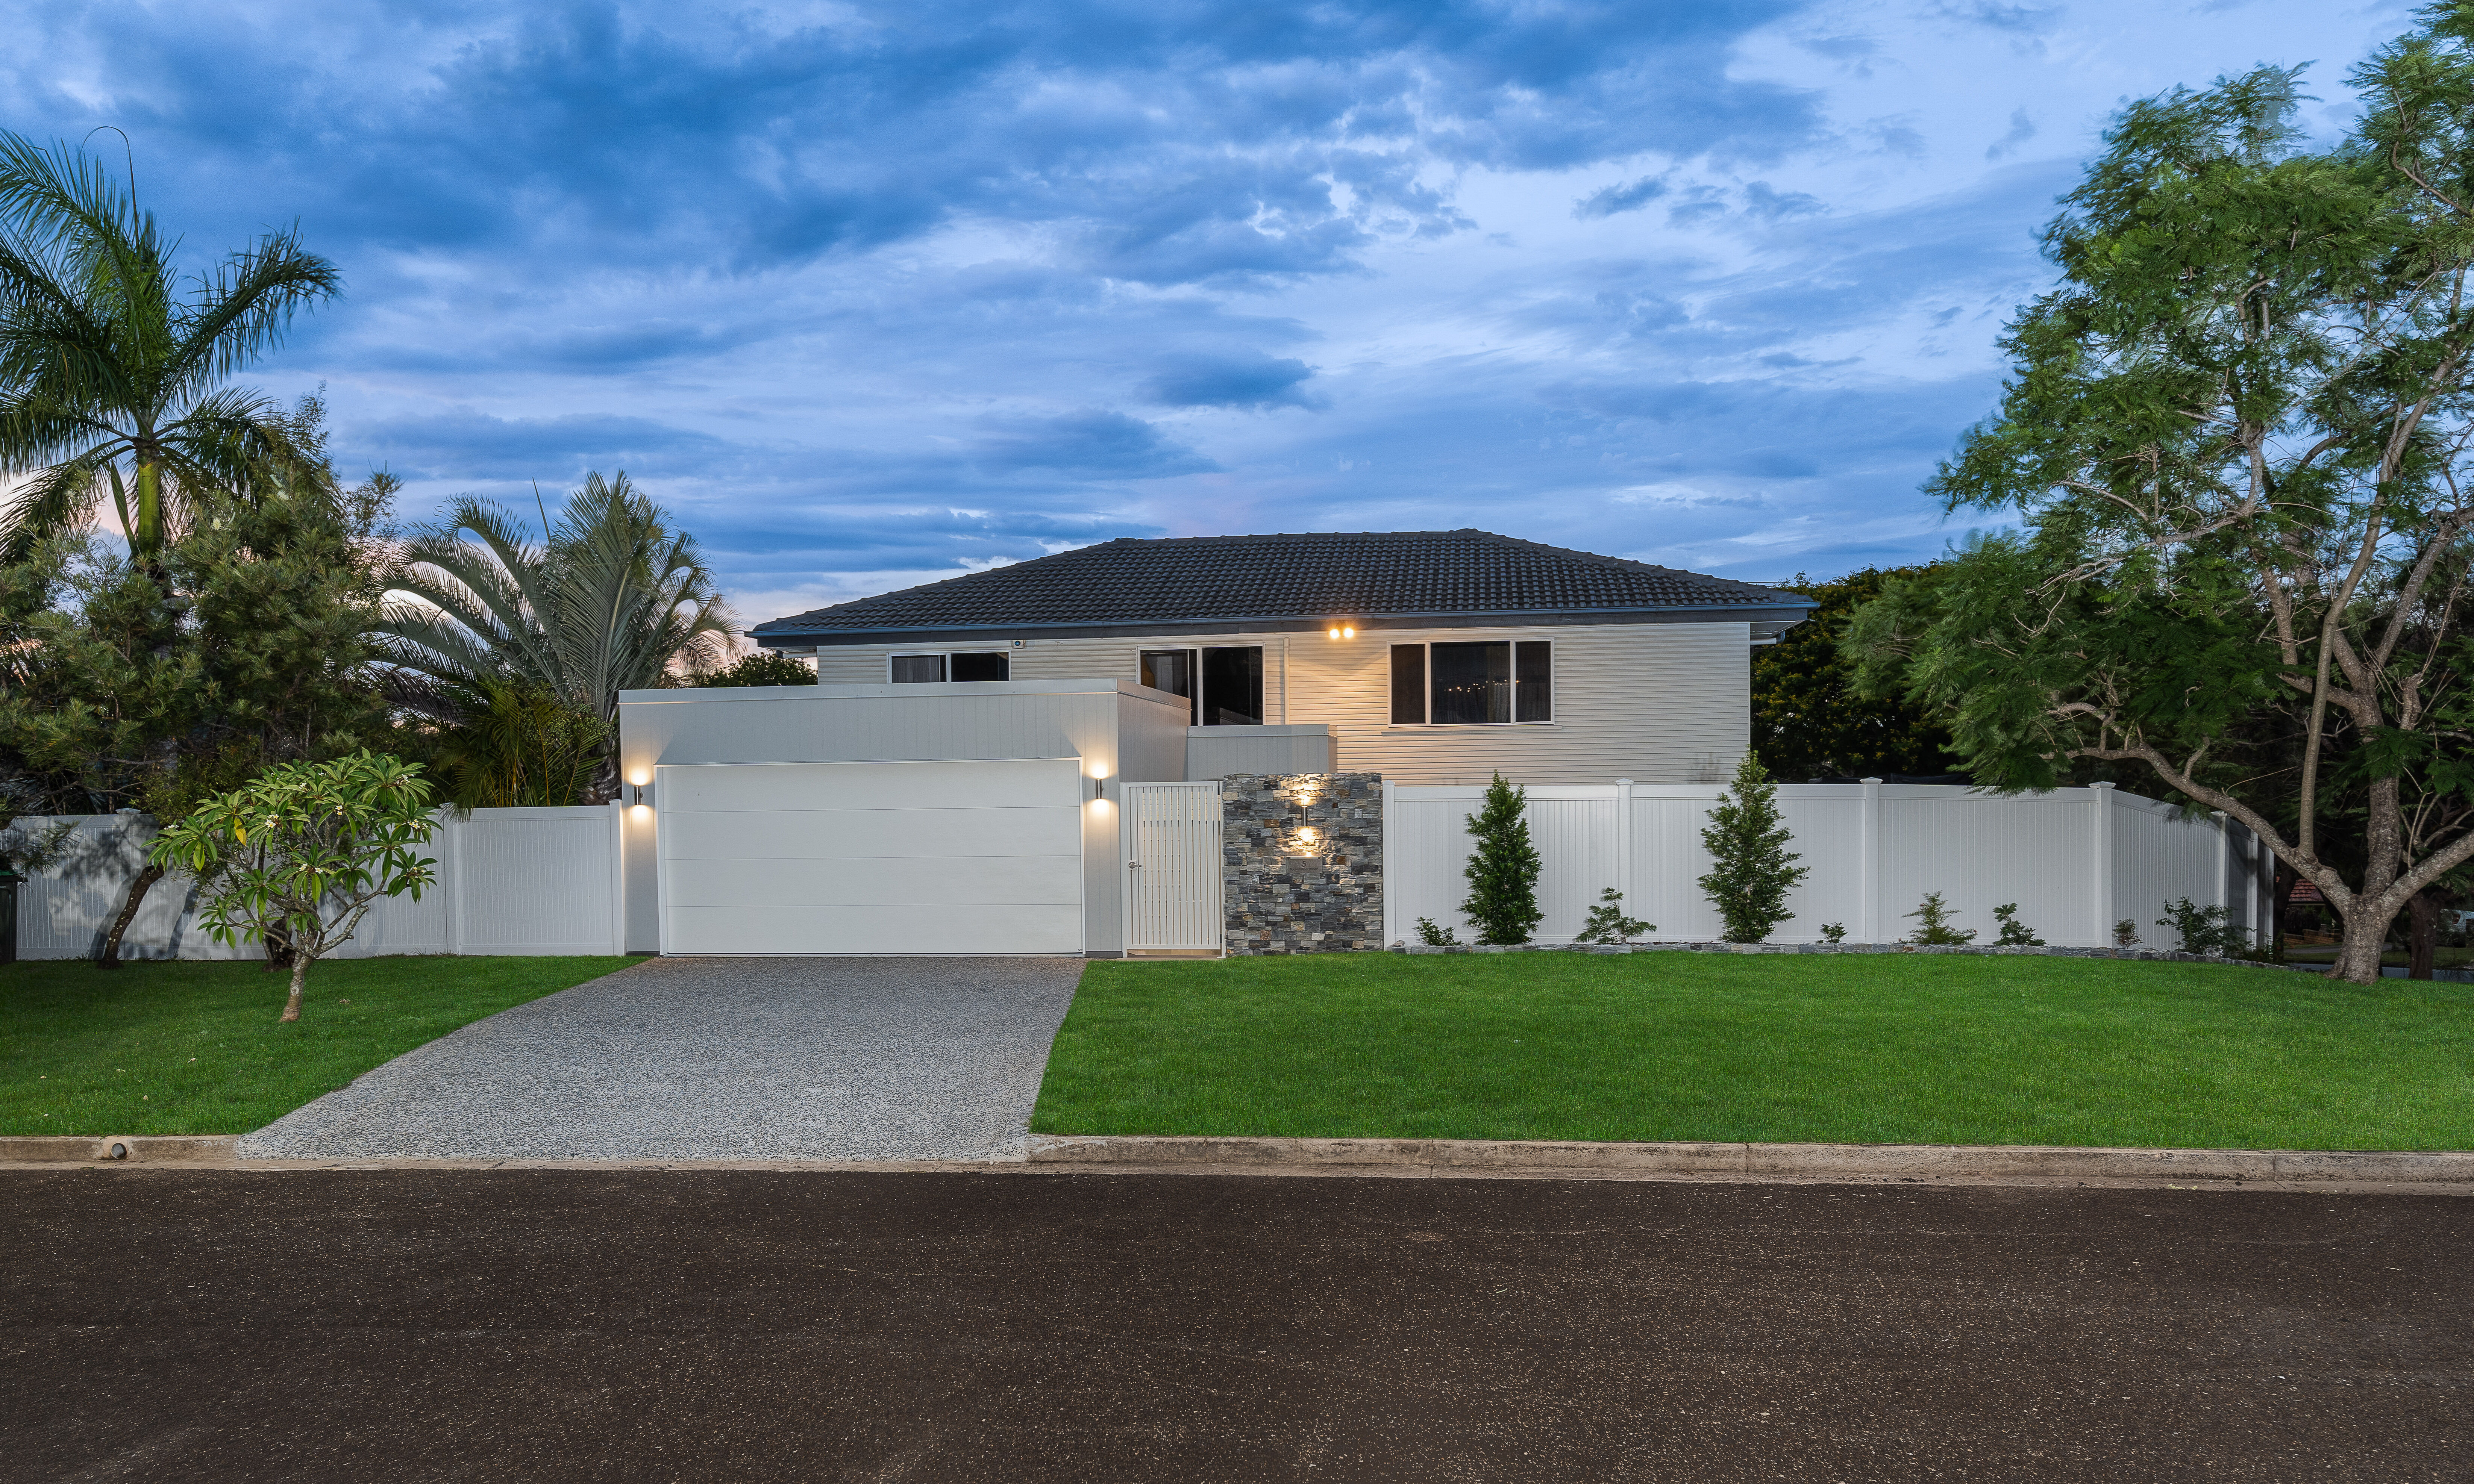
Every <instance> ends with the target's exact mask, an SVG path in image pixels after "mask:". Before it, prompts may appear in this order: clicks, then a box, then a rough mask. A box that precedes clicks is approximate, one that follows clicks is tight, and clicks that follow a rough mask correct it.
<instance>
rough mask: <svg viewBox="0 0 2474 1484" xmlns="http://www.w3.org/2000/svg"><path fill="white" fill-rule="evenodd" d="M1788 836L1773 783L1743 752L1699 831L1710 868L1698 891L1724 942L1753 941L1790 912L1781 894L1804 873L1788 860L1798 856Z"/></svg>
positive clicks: (1792, 886) (1797, 859)
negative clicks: (1720, 927) (1715, 918)
mask: <svg viewBox="0 0 2474 1484" xmlns="http://www.w3.org/2000/svg"><path fill="white" fill-rule="evenodd" d="M1794 838H1795V837H1794V836H1793V835H1792V834H1790V833H1788V831H1787V827H1786V826H1785V825H1783V824H1782V823H1780V821H1779V811H1778V785H1777V784H1775V783H1772V782H1771V781H1770V775H1769V770H1768V769H1766V768H1763V767H1762V766H1761V760H1760V759H1759V758H1758V757H1756V756H1754V755H1753V754H1750V753H1746V754H1744V760H1743V761H1742V762H1740V763H1738V764H1736V765H1735V778H1734V782H1732V783H1730V784H1728V785H1727V792H1726V793H1725V794H1724V795H1722V796H1720V798H1719V800H1718V806H1717V807H1716V808H1714V809H1711V810H1710V825H1709V827H1708V828H1706V829H1704V830H1702V831H1701V844H1702V845H1703V846H1704V847H1705V848H1707V849H1708V850H1709V851H1710V862H1711V867H1712V869H1711V870H1710V874H1708V875H1706V876H1703V877H1702V878H1701V890H1703V891H1704V892H1707V893H1709V894H1710V902H1711V903H1712V904H1713V905H1715V906H1716V907H1717V909H1718V917H1719V920H1720V921H1721V922H1724V923H1725V924H1726V925H1725V928H1724V930H1723V932H1722V936H1723V937H1725V938H1726V940H1727V941H1728V942H1729V943H1758V942H1760V941H1761V940H1762V939H1764V938H1767V937H1768V936H1769V935H1770V929H1771V928H1773V927H1776V926H1778V925H1779V924H1780V923H1781V922H1785V921H1786V920H1787V919H1788V918H1789V917H1792V916H1793V915H1794V914H1792V913H1790V912H1788V911H1787V910H1786V894H1787V893H1788V892H1790V891H1793V890H1794V889H1795V883H1797V882H1798V881H1801V880H1803V879H1804V878H1805V877H1806V876H1807V874H1810V870H1809V868H1807V867H1804V866H1799V865H1796V864H1794V863H1795V862H1797V861H1799V860H1802V859H1803V858H1804V857H1803V856H1801V855H1798V854H1796V853H1794V852H1793V851H1791V850H1788V849H1787V848H1786V847H1787V842H1788V841H1789V840H1792V839H1794Z"/></svg>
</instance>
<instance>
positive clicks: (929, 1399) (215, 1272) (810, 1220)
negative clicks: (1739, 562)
mask: <svg viewBox="0 0 2474 1484" xmlns="http://www.w3.org/2000/svg"><path fill="white" fill-rule="evenodd" d="M2469 1214H2474V1202H2469V1201H2467V1200H2465V1199H2462V1198H2454V1197H2446V1196H2381V1195H2355V1196H2337V1195H2293V1194H2281V1193H2273V1192H2266V1191H2230V1190H2210V1191H2178V1190H2079V1189H2073V1190H2054V1189H1990V1188H1979V1189H1947V1188H1925V1187H1915V1186H1862V1187H1857V1186H1830V1185H1684V1184H1655V1183H1639V1184H1634V1183H1604V1184H1597V1183H1586V1182H1568V1181H1567V1182H1554V1181H1513V1180H1372V1179H1278V1178H1260V1177H1256V1178H1247V1177H1230V1176H1208V1175H1186V1176H1157V1175H1152V1176H1145V1175H1109V1176H1089V1175H1043V1174H1030V1173H1023V1174H905V1173H897V1172H886V1173H878V1174H828V1173H798V1172H785V1171H756V1170H710V1171H691V1172H671V1171H613V1170H572V1169H567V1170H530V1171H513V1170H388V1171H356V1170H345V1171H266V1170H259V1171H247V1170H238V1171H235V1170H224V1171H200V1170H182V1169H179V1168H177V1167H172V1166H157V1167H154V1168H152V1169H149V1168H147V1167H144V1166H139V1167H136V1168H132V1169H104V1170H74V1171H47V1172H34V1171H22V1172H15V1173H7V1172H0V1244H5V1250H6V1251H7V1252H9V1253H10V1254H12V1259H11V1263H10V1271H9V1275H8V1277H7V1278H6V1279H5V1280H0V1367H5V1370H6V1374H7V1375H8V1376H9V1377H10V1380H9V1401H8V1404H7V1405H6V1406H0V1480H5V1481H15V1480H20V1479H23V1480H37V1479H40V1480H59V1479H79V1480H117V1479H144V1480H158V1479H179V1480H184V1481H186V1480H209V1481H210V1480H222V1479H265V1480H275V1479H281V1480H313V1481H314V1480H328V1479H334V1480H351V1481H354V1484H359V1481H365V1480H380V1479H383V1480H424V1481H427V1480H476V1481H483V1480H486V1481H497V1480H502V1479H525V1480H553V1481H555V1480H569V1479H574V1480H595V1481H599V1480H621V1481H624V1480H638V1479H643V1480H693V1481H703V1480H732V1481H740V1480H754V1481H764V1480H775V1479H782V1480H792V1479H796V1480H860V1479H868V1480H894V1479H898V1480H901V1481H903V1484H937V1481H944V1480H995V1481H1007V1484H1013V1481H1032V1484H1036V1481H1047V1480H1060V1481H1062V1480H1076V1481H1095V1484H1110V1481H1118V1480H1128V1481H1133V1480H1141V1481H1179V1484H1182V1481H1218V1480H1247V1481H1253V1480H1349V1481H1355V1480H1393V1479H1398V1480H1415V1481H1419V1484H1425V1481H1432V1480H1480V1479H1483V1480H1533V1479H1536V1480H1585V1481H1592V1484H1594V1481H1599V1480H1661V1481H1674V1484H1733V1481H1738V1480H1776V1479H1785V1480H1795V1481H1799V1484H1801V1481H1829V1480H1837V1481H1847V1484H1856V1481H1867V1484H1869V1481H1899V1484H1908V1481H1919V1480H1934V1479H1945V1480H1949V1479H1970V1480H2017V1479H2038V1480H2044V1479H2051V1480H2069V1481H2074V1484H2082V1481H2083V1484H2122V1481H2141V1480H2151V1479H2205V1480H2259V1481H2275V1484H2289V1481H2296V1480H2345V1481H2362V1480H2367V1481H2383V1480H2417V1481H2433V1484H2438V1481H2448V1484H2460V1481H2462V1480H2465V1479H2468V1478H2474V1326H2469V1325H2468V1323H2467V1316H2468V1315H2469V1314H2474V1228H2469V1223H2468V1219H2467V1218H2468V1216H2469Z"/></svg>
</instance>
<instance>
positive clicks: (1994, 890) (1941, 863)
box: [1847, 783, 2096, 946]
mask: <svg viewBox="0 0 2474 1484" xmlns="http://www.w3.org/2000/svg"><path fill="white" fill-rule="evenodd" d="M1847 791H1848V792H1851V793H1852V792H1854V791H1855V790H1852V789H1851V790H1847ZM1880 795H1881V826H1880V828H1881V863H1880V912H1881V925H1880V934H1881V939H1880V941H1882V942H1888V941H1890V940H1893V939H1898V938H1904V937H1905V936H1906V935H1907V934H1909V933H1911V932H1913V931H1915V929H1916V922H1915V920H1914V919H1913V918H1911V917H1909V916H1907V914H1909V913H1911V912H1914V911H1915V910H1916V908H1917V907H1918V906H1919V905H1920V904H1921V903H1922V902H1923V901H1924V898H1925V894H1926V893H1927V892H1939V893H1941V894H1942V899H1943V900H1944V901H1946V902H1948V903H1949V904H1950V906H1951V908H1952V909H1953V912H1954V913H1955V914H1956V916H1955V917H1953V919H1952V921H1953V923H1954V924H1955V925H1956V926H1957V927H1958V928H1960V929H1961V930H1962V931H1973V932H1974V933H1975V934H1976V935H1977V938H1976V941H1977V943H1980V944H1989V943H1992V942H1993V941H1994V939H1995V938H1996V937H1998V936H1999V929H1998V927H1997V926H1996V925H1995V921H1994V917H1993V909H1994V908H1995V907H1998V906H2001V904H2002V903H2004V902H2017V903H2018V904H2019V920H2020V921H2021V922H2025V923H2026V924H2027V925H2028V926H2029V927H2031V928H2033V929H2035V931H2036V935H2037V936H2038V937H2040V938H2043V939H2044V940H2045V941H2046V942H2047V943H2049V944H2053V945H2078V946H2090V945H2094V944H2095V942H2096V940H2095V938H2094V937H2093V936H2092V934H2093V932H2094V927H2093V923H2094V921H2095V920H2094V912H2095V906H2094V902H2095V890H2096V886H2095V882H2096V877H2095V873H2094V870H2093V866H2092V863H2091V860H2090V856H2089V853H2088V852H2089V850H2090V842H2091V838H2092V829H2093V826H2092V823H2091V818H2090V814H2091V811H2090V808H2089V805H2088V803H2087V798H2088V795H2087V791H2086V790H2084V789H2067V790H2062V791H2059V792H2055V793H2050V794H2023V795H2019V796H2017V797H2012V798H2004V797H2001V796H2000V795H1995V794H1977V793H1971V792H1969V791H1968V790H1966V789H1964V788H1952V787H1947V786H1941V785H1935V784H1928V783H1919V784H1884V785H1882V786H1881V788H1880ZM1850 936H1851V937H1852V936H1854V935H1852V934H1851V935H1850Z"/></svg>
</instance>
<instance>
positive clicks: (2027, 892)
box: [1384, 783, 2227, 947]
mask: <svg viewBox="0 0 2474 1484" xmlns="http://www.w3.org/2000/svg"><path fill="white" fill-rule="evenodd" d="M1721 792H1722V791H1721V790H1719V789H1717V788H1714V787H1710V786H1708V785H1690V784H1661V785H1656V786H1648V785H1634V784H1622V785H1609V786H1604V787H1597V786H1574V787H1541V786H1535V785H1533V786H1532V787H1531V788H1530V790H1529V799H1530V805H1529V818H1530V834H1531V838H1532V839H1533V840H1534V841H1535V842H1536V844H1537V846H1538V850H1539V853H1540V856H1541V857H1542V861H1543V865H1542V869H1541V870H1540V875H1539V905H1540V907H1541V908H1543V909H1544V911H1545V914H1546V916H1545V920H1544V921H1543V922H1540V925H1539V929H1538V934H1537V938H1538V941H1539V942H1540V943H1566V942H1569V941H1571V939H1572V938H1573V937H1574V936H1575V935H1577V934H1578V932H1579V931H1580V929H1581V927H1582V926H1583V925H1584V923H1585V922H1587V919H1588V916H1589V908H1590V907H1591V906H1592V905H1594V904H1595V903H1596V902H1597V899H1598V893H1599V892H1600V891H1602V890H1603V889H1604V888H1606V887H1607V886H1610V885H1613V886H1617V887H1618V888H1619V889H1621V890H1622V891H1623V892H1624V893H1625V905H1626V908H1627V910H1628V911H1629V912H1630V914H1631V915H1632V916H1634V917H1636V918H1639V919H1642V920H1644V921H1647V922H1654V923H1656V924H1658V925H1657V929H1656V931H1655V932H1654V933H1653V934H1652V935H1651V936H1652V937H1654V938H1657V939H1661V940H1665V941H1669V942H1676V941H1682V942H1707V941H1710V940H1712V939H1715V938H1716V937H1717V936H1718V934H1719V931H1720V923H1719V920H1718V913H1717V910H1716V908H1714V907H1712V906H1711V905H1710V899H1709V897H1708V895H1707V894H1706V893H1704V892H1703V891H1702V889H1701V885H1700V878H1701V877H1702V876H1703V875H1706V874H1708V873H1709V871H1710V856H1709V851H1708V850H1706V849H1705V848H1704V847H1703V846H1702V844H1701V831H1702V830H1703V829H1704V828H1705V827H1707V826H1708V824H1709V816H1710V809H1711V807H1712V806H1714V805H1715V804H1716V802H1717V801H1718V798H1719V796H1720V793H1721ZM1484 794H1485V790H1484V789H1481V788H1475V787H1455V788H1425V787H1407V786H1398V787H1395V788H1393V789H1392V790H1391V794H1390V797H1391V799H1392V805H1391V811H1390V813H1389V815H1388V816H1387V818H1386V820H1385V836H1384V838H1385V850H1384V881H1385V890H1386V893H1387V897H1388V900H1389V903H1390V914H1391V915H1390V919H1389V921H1390V922H1391V924H1392V926H1391V936H1392V937H1393V938H1394V939H1395V940H1403V939H1412V938H1414V937H1415V936H1416V922H1417V920H1418V919H1419V918H1420V917H1427V918H1432V919H1433V920H1434V921H1435V922H1439V923H1443V924H1445V925H1448V926H1451V927H1453V928H1455V929H1456V930H1458V931H1459V932H1460V934H1461V937H1462V941H1464V942H1468V941H1472V940H1473V938H1474V936H1475V935H1474V934H1473V933H1472V932H1471V931H1470V930H1469V928H1468V924H1467V922H1465V921H1464V920H1463V919H1462V918H1461V916H1460V911H1459V904H1460V902H1461V900H1462V899H1463V898H1465V897H1466V896H1467V882H1466V881H1465V880H1464V879H1463V877H1462V874H1461V873H1462V868H1463V866H1464V865H1465V864H1466V862H1467V859H1468V853H1469V849H1470V844H1471V842H1470V840H1469V837H1468V834H1467V823H1466V822H1467V817H1468V815H1469V813H1470V812H1471V811H1472V810H1474V809H1475V808H1476V807H1477V805H1478V801H1479V800H1480V799H1481V798H1482V797H1483V796H1484ZM1779 810H1780V814H1781V816H1782V817H1783V819H1784V821H1785V823H1786V826H1787V827H1788V829H1789V830H1790V831H1791V832H1792V833H1793V836H1794V840H1793V843H1792V844H1791V846H1790V847H1789V849H1791V850H1794V851H1795V852H1796V853H1797V854H1798V855H1799V856H1801V857H1802V858H1801V860H1800V861H1799V862H1798V864H1800V865H1803V866H1805V867H1807V868H1808V872H1809V874H1807V876H1806V877H1805V879H1804V880H1803V881H1802V882H1801V883H1799V884H1798V885H1797V886H1796V888H1795V889H1794V890H1793V891H1792V892H1791V893H1790V894H1789V896H1788V898H1787V908H1788V911H1789V912H1790V913H1791V914H1793V915H1792V916H1791V917H1789V918H1788V919H1787V920H1786V921H1785V922H1782V923H1780V924H1779V927H1778V930H1777V931H1776V932H1775V933H1773V934H1772V935H1771V941H1772V942H1777V943H1812V942H1818V941H1819V940H1820V937H1821V927H1822V924H1824V923H1827V922H1836V923H1841V924H1844V925H1845V927H1846V928H1847V941H1848V942H1850V943H1866V942H1887V941H1890V940H1893V939H1897V938H1901V937H1904V936H1905V935H1906V934H1907V933H1909V932H1912V931H1913V930H1914V929H1915V925H1916V924H1915V923H1914V922H1913V921H1912V920H1910V919H1909V918H1908V917H1907V916H1906V914H1908V913H1910V912H1913V911H1914V910H1915V909H1916V906H1917V904H1918V903H1919V902H1921V901H1922V900H1923V898H1924V895H1925V894H1926V893H1927V892H1935V891H1937V892H1940V893H1941V894H1942V897H1943V899H1944V900H1945V901H1946V902H1948V903H1949V904H1950V905H1951V907H1952V908H1953V910H1954V911H1955V912H1956V913H1957V924H1958V925H1959V926H1960V927H1961V928H1973V929H1975V930H1976V932H1977V942H1979V943H1987V944H1989V943H1991V942H1993V940H1994V938H1995V935H1996V925H1995V919H1994V916H1993V909H1994V908H1995V907H1997V906H1999V905H2001V904H2002V903H2004V902H2017V903H2018V904H2019V916H2020V920H2021V921H2022V922H2025V923H2026V924H2027V925H2028V926H2029V927H2030V928H2032V929H2034V931H2035V932H2036V934H2037V935H2038V936H2040V937H2042V938H2043V939H2044V940H2045V941H2046V942H2047V943H2049V944H2051V945H2055V946H2057V947H2058V946H2093V945H2104V944H2110V943H2111V942H2112V924H2113V922H2114V921H2115V920H2116V919H2118V918H2122V917H2131V918H2135V919H2137V920H2138V921H2139V922H2140V923H2141V927H2142V936H2143V937H2144V938H2146V939H2147V941H2149V942H2151V943H2153V942H2156V941H2158V938H2157V936H2156V934H2157V932H2158V931H2159V930H2156V929H2151V928H2149V927H2148V926H2147V923H2148V922H2150V921H2152V920H2153V919H2155V918H2156V917H2159V916H2161V915H2162V913H2163V910H2164V903H2165V901H2167V900H2168V899H2170V898H2175V897H2182V896H2188V897H2191V898H2194V899H2195V900H2197V901H2199V902H2201V903H2203V904H2204V903H2207V902H2210V901H2215V900H2219V899H2220V898H2222V896H2223V895H2224V893H2225V890H2226V889H2225V887H2224V884H2223V883H2224V880H2225V877H2226V870H2227V868H2226V864H2225V854H2224V851H2225V850H2226V849H2227V847H2226V843H2225V839H2224V836H2223V835H2222V833H2221V831H2219V829H2218V828H2217V827H2216V826H2215V825H2214V823H2213V822H2210V821H2205V820H2199V821H2193V820H2185V819H2181V818H2177V817H2176V816H2175V815H2174V813H2173V811H2172V810H2171V809H2170V808H2169V807H2167V806H2166V805H2164V804H2160V803H2156V802H2152V801H2149V800H2145V799H2138V798H2134V797H2132V796H2129V795H2123V794H2120V793H2119V792H2118V791H2116V790H2113V789H2110V788H2098V789H2077V788H2073V789H2060V790H2056V791H2054V792H2052V793H2049V794H2030V795H2022V796H2017V797H2007V798H2005V797H2002V796H2000V795H1994V794H1979V793H1975V792H1973V791H1971V790H1969V789H1966V788H1963V787H1948V786H1939V785H1931V784H1904V785H1902V784H1878V785H1872V786H1862V785H1852V786H1851V785H1842V784H1809V783H1805V784H1784V785H1782V786H1781V787H1780V789H1779ZM2099 842H2102V849H2101V855H2099ZM1619 867H1620V868H1623V870H1622V873H1621V874H1617V868H1619ZM2099 906H2102V907H2103V910H2104V913H2105V914H2106V915H2104V916H2103V917H2102V921H2098V918H2099V912H2098V908H2099Z"/></svg>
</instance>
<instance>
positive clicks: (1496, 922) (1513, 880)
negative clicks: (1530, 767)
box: [1461, 773, 1546, 945]
mask: <svg viewBox="0 0 2474 1484" xmlns="http://www.w3.org/2000/svg"><path fill="white" fill-rule="evenodd" d="M1528 809H1529V791H1528V790H1527V789H1520V788H1515V787H1513V786H1512V785H1511V784H1509V783H1506V782H1505V781H1503V775H1502V774H1500V773H1498V774H1496V775H1495V776H1494V781H1493V782H1492V783H1491V784H1489V785H1488V786H1487V790H1486V800H1485V802H1483V803H1481V804H1479V805H1478V811H1477V812H1476V813H1475V814H1472V815H1470V816H1469V822H1468V832H1469V833H1470V834H1472V835H1475V836H1477V850H1475V851H1473V852H1471V854H1470V855H1469V862H1468V869H1467V872H1466V873H1465V874H1467V876H1468V884H1469V894H1468V900H1467V901H1465V902H1462V903H1461V915H1462V916H1463V917H1466V918H1467V919H1468V920H1469V922H1471V923H1472V924H1473V925H1475V926H1476V928H1477V941H1478V942H1480V943H1488V944H1505V945H1509V944H1516V943H1527V942H1528V941H1529V935H1530V934H1531V933H1532V932H1534V931H1536V930H1537V927H1538V922H1539V920H1540V919H1541V918H1543V917H1544V916H1545V915H1546V914H1545V913H1543V912H1540V911H1539V910H1538V871H1539V868H1540V864H1541V862H1540V860H1539V858H1538V850H1537V847H1535V846H1533V845H1531V844H1530V843H1529V820H1528V818H1527V814H1528Z"/></svg>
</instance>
